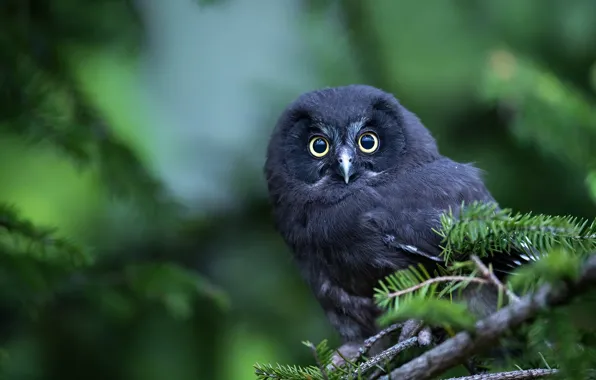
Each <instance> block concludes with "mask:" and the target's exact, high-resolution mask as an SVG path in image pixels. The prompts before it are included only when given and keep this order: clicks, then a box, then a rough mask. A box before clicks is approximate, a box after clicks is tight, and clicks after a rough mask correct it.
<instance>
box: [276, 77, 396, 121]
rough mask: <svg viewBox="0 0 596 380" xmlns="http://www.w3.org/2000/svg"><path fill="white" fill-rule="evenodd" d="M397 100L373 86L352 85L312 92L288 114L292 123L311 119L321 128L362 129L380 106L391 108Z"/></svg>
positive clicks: (303, 96) (293, 106) (290, 109)
mask: <svg viewBox="0 0 596 380" xmlns="http://www.w3.org/2000/svg"><path fill="white" fill-rule="evenodd" d="M389 103H395V105H396V106H398V105H397V100H396V99H395V98H394V97H393V96H391V95H389V94H387V93H385V92H383V91H381V90H379V89H377V88H374V87H371V86H366V85H350V86H343V87H333V88H324V89H320V90H315V91H310V92H307V93H305V94H302V95H301V96H299V97H298V98H297V99H296V100H295V101H294V102H293V103H291V104H290V105H289V106H288V108H287V110H286V112H288V113H289V115H288V116H290V118H292V119H301V118H308V119H310V120H311V122H312V123H313V124H316V125H317V126H319V127H321V126H324V125H334V126H336V127H347V128H355V127H361V126H362V125H363V123H366V121H368V120H369V118H370V116H371V112H372V111H373V110H374V109H375V108H377V107H378V106H379V105H383V106H389Z"/></svg>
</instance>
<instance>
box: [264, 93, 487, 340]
mask: <svg viewBox="0 0 596 380" xmlns="http://www.w3.org/2000/svg"><path fill="white" fill-rule="evenodd" d="M265 173H266V177H267V182H268V189H269V196H270V201H271V203H272V205H273V211H274V219H275V222H276V227H277V229H278V231H279V232H280V233H281V235H282V236H283V238H284V240H285V242H286V243H287V245H288V246H289V247H290V248H291V250H292V252H293V254H294V257H295V259H296V261H297V263H298V266H299V267H300V269H301V270H302V275H303V276H304V278H305V279H306V280H307V281H308V283H309V284H310V286H311V287H312V289H313V291H314V294H315V295H316V297H317V299H318V300H319V302H320V303H321V305H322V307H323V308H324V310H325V312H326V314H327V316H328V318H329V320H330V321H331V323H332V324H333V325H334V326H335V328H336V329H337V330H338V331H339V333H340V335H341V336H342V337H343V339H344V342H346V343H349V342H361V341H362V340H364V339H365V338H367V337H369V336H371V335H373V334H375V333H376V332H377V331H378V328H377V326H376V324H375V319H376V317H378V315H379V314H378V313H379V311H378V310H377V308H376V306H375V305H374V303H373V299H372V296H373V288H374V287H375V286H376V285H377V284H378V281H379V280H380V279H382V278H383V277H385V276H387V275H389V274H391V273H393V272H395V271H396V270H399V269H405V268H407V267H408V266H410V265H413V264H414V265H415V264H418V263H422V264H424V265H426V266H429V267H430V266H432V265H433V264H434V263H435V262H436V261H437V260H440V259H439V258H438V256H439V253H440V252H441V250H440V248H439V242H440V236H439V235H437V234H436V232H434V231H433V228H439V227H440V219H439V217H440V215H441V213H443V212H444V211H446V210H448V209H449V207H451V208H453V209H455V210H456V209H457V208H458V207H459V206H460V205H461V204H462V201H465V202H466V203H469V202H471V201H486V202H494V199H493V197H492V196H491V195H490V193H489V192H488V190H487V189H486V187H485V186H484V184H483V182H482V179H481V176H480V171H479V170H478V169H476V168H474V167H473V166H471V165H469V164H461V163H458V162H454V161H452V160H450V159H449V158H447V157H444V156H442V155H441V154H440V153H439V151H438V149H437V145H436V143H435V140H434V139H433V137H432V136H431V134H430V133H429V131H428V130H427V129H426V128H425V127H424V126H423V125H422V123H421V122H420V120H419V119H418V118H417V117H416V116H415V115H414V114H413V113H412V112H410V111H408V110H407V109H405V108H404V107H403V106H402V105H401V104H400V103H399V102H398V101H397V100H396V99H395V97H393V96H392V95H390V94H388V93H386V92H384V91H381V90H379V89H376V88H374V87H370V86H365V85H350V86H345V87H337V88H326V89H322V90H317V91H313V92H308V93H305V94H303V95H301V96H300V97H298V99H296V100H295V101H294V102H292V103H291V104H290V105H289V106H288V107H287V108H286V110H285V111H284V112H283V114H282V115H281V117H280V118H279V120H278V122H277V125H276V127H275V130H274V131H273V134H272V136H271V140H270V142H269V146H268V152H267V161H266V164H265ZM490 302H492V300H491V301H490ZM490 302H488V303H490ZM472 307H474V306H472ZM477 308H479V307H477ZM480 313H481V314H482V313H483V310H480Z"/></svg>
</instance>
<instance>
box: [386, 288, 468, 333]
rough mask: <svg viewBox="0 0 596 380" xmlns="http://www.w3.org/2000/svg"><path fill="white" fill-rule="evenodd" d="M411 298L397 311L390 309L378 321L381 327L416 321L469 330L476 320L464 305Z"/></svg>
mask: <svg viewBox="0 0 596 380" xmlns="http://www.w3.org/2000/svg"><path fill="white" fill-rule="evenodd" d="M427 297H428V298H423V297H420V298H412V299H411V300H410V301H407V302H404V303H403V304H402V305H401V306H400V307H399V308H397V309H390V310H389V311H388V312H386V313H385V314H383V316H381V318H380V319H379V322H380V324H381V325H388V324H391V323H394V322H396V321H406V320H408V319H417V320H421V321H425V322H426V323H428V324H429V325H432V326H441V327H445V328H450V327H453V328H455V329H458V330H462V329H463V330H471V329H472V328H473V327H474V324H475V323H476V318H474V316H473V315H472V314H470V312H469V311H468V309H467V307H466V306H465V305H464V304H460V303H452V302H451V301H449V300H446V299H434V298H431V297H430V296H427Z"/></svg>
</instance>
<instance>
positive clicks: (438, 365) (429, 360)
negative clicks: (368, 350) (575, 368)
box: [390, 256, 596, 380]
mask: <svg viewBox="0 0 596 380" xmlns="http://www.w3.org/2000/svg"><path fill="white" fill-rule="evenodd" d="M595 285H596V256H591V257H590V258H589V259H588V260H587V262H586V263H585V265H584V267H583V270H582V272H581V274H580V276H579V278H578V279H577V280H576V281H574V282H568V283H561V284H557V286H553V285H551V284H545V285H543V286H542V287H540V288H539V289H538V290H537V291H536V292H534V293H533V294H528V295H526V296H524V297H523V298H522V299H521V300H520V301H519V302H517V303H513V304H511V305H509V306H507V307H505V308H503V309H500V310H499V311H497V312H495V313H494V314H492V315H490V316H489V317H487V318H485V319H483V320H481V321H479V322H477V323H476V326H475V331H474V333H473V334H471V333H469V332H465V331H464V332H460V333H458V334H457V335H455V336H454V337H452V338H450V339H448V340H446V341H445V342H443V343H441V344H440V345H438V346H436V347H435V348H433V349H431V350H429V351H427V352H425V353H424V354H422V355H420V356H419V357H417V358H415V359H413V360H411V361H410V362H408V363H406V364H404V365H402V366H401V367H399V368H397V369H395V370H393V371H392V372H391V375H390V376H391V377H390V378H391V379H403V380H406V379H417V380H425V379H430V378H433V377H435V376H437V375H439V374H441V373H443V372H444V371H445V370H447V369H449V368H452V367H455V366H457V365H459V364H462V363H463V362H465V361H466V359H467V358H468V357H470V356H471V355H473V354H475V353H478V352H479V351H482V350H484V349H486V348H488V347H489V346H490V345H492V344H494V343H495V342H497V341H498V339H499V338H500V337H501V335H503V334H504V333H505V332H507V331H510V330H512V329H515V328H517V327H519V326H520V325H522V324H523V323H524V322H527V321H529V320H531V319H532V318H534V317H535V316H536V315H537V314H538V313H539V312H540V311H542V310H544V309H546V308H548V307H553V306H557V305H562V304H566V303H568V302H570V301H571V299H572V298H573V297H575V296H578V295H580V294H582V293H584V292H586V291H587V290H589V289H590V288H592V287H593V286H595Z"/></svg>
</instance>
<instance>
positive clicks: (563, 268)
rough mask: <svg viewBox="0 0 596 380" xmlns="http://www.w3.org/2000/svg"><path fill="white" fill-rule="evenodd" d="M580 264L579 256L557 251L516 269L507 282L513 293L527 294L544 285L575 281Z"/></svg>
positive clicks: (566, 251) (561, 250)
mask: <svg viewBox="0 0 596 380" xmlns="http://www.w3.org/2000/svg"><path fill="white" fill-rule="evenodd" d="M581 264H582V260H581V257H580V256H579V255H577V254H574V253H571V252H570V251H568V250H564V249H557V250H553V251H551V252H550V253H549V254H548V255H546V256H544V257H542V258H541V259H540V260H537V261H535V262H532V263H529V264H527V265H525V266H523V267H520V268H518V269H516V270H515V272H513V273H512V274H511V275H510V277H509V281H508V282H509V285H511V288H512V289H513V290H514V291H516V292H522V293H527V292H529V291H530V290H533V289H535V288H536V286H537V285H541V284H544V283H557V282H558V281H573V280H575V279H576V278H577V276H578V275H579V273H580V268H581Z"/></svg>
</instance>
